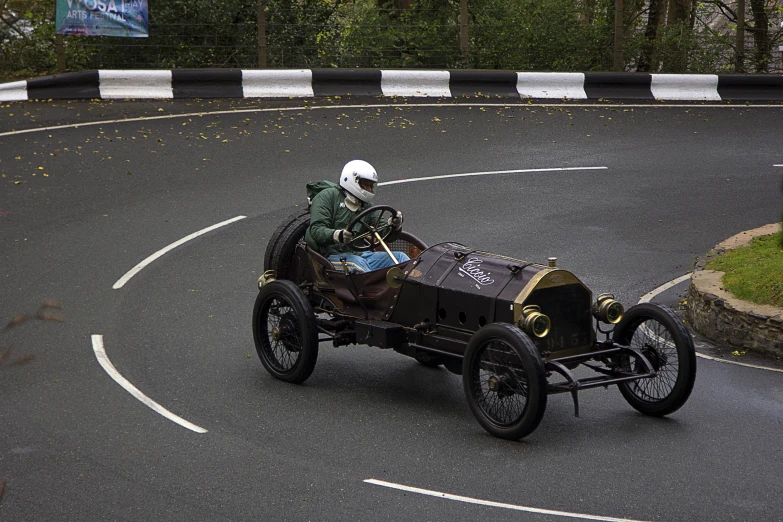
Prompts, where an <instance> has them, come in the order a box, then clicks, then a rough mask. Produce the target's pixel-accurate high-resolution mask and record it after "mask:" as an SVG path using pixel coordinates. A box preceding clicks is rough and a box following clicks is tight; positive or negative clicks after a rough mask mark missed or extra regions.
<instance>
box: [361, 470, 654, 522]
mask: <svg viewBox="0 0 783 522" xmlns="http://www.w3.org/2000/svg"><path fill="white" fill-rule="evenodd" d="M364 482H365V483H367V484H373V485H376V486H383V487H386V488H391V489H398V490H401V491H407V492H409V493H418V494H420V495H428V496H431V497H438V498H443V499H446V500H455V501H457V502H465V503H468V504H478V505H480V506H488V507H496V508H503V509H511V510H514V511H524V512H526V513H537V514H540V515H552V516H556V517H568V518H578V519H581V520H603V521H606V522H641V521H638V520H634V519H630V518H616V517H602V516H598V515H585V514H582V513H570V512H568V511H555V510H552V509H540V508H534V507H528V506H518V505H515V504H506V503H503V502H492V501H489V500H481V499H478V498H471V497H462V496H460V495H452V494H450V493H442V492H440V491H432V490H429V489H421V488H414V487H411V486H404V485H402V484H394V483H393V482H385V481H383V480H376V479H367V480H365V481H364Z"/></svg>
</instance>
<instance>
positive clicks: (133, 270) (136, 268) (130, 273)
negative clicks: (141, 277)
mask: <svg viewBox="0 0 783 522" xmlns="http://www.w3.org/2000/svg"><path fill="white" fill-rule="evenodd" d="M246 217H247V216H237V217H235V218H231V219H229V220H226V221H223V222H221V223H218V224H216V225H212V226H211V227H207V228H205V229H202V230H199V231H198V232H193V233H192V234H190V235H188V236H185V237H183V238H182V239H180V240H179V241H175V242H174V243H172V244H170V245H169V246H167V247H166V248H163V249H161V250H158V251H157V252H155V253H154V254H152V255H151V256H149V257H148V258H146V259H145V260H144V261H142V262H141V263H139V264H138V265H136V266H134V267H133V268H131V269H130V270H129V271H128V273H126V274H125V275H124V276H122V277H121V278H119V279H118V280H117V282H116V283H114V286H112V288H114V289H115V290H118V289H120V288H122V287H123V285H125V283H127V282H128V281H130V279H131V278H132V277H133V276H135V275H136V274H138V273H139V272H141V270H142V269H143V268H144V267H146V266H147V265H149V264H150V263H152V262H153V261H155V260H156V259H158V258H159V257H161V256H163V255H164V254H166V253H167V252H170V251H171V250H174V249H175V248H177V247H178V246H180V245H183V244H184V243H187V242H188V241H190V240H191V239H194V238H197V237H198V236H200V235H202V234H206V233H207V232H211V231H213V230H215V229H216V228H220V227H224V226H226V225H229V224H231V223H233V222H235V221H239V220H240V219H245V218H246Z"/></svg>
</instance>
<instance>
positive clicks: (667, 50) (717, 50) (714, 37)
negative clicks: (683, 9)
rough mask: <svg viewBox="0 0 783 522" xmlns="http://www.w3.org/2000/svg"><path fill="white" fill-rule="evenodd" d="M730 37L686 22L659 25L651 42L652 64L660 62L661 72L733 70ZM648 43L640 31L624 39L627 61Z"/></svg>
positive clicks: (731, 37) (732, 51)
mask: <svg viewBox="0 0 783 522" xmlns="http://www.w3.org/2000/svg"><path fill="white" fill-rule="evenodd" d="M733 38H734V37H733V36H732V35H728V34H720V33H713V32H710V31H708V30H698V29H691V27H690V26H689V25H688V24H687V23H678V24H674V25H670V26H666V27H663V26H662V27H660V28H659V30H658V38H657V39H656V40H655V41H654V42H653V43H652V54H653V63H658V64H661V68H660V70H654V71H652V72H661V73H685V72H690V73H720V72H728V70H733V59H734V49H733V48H732V43H733ZM647 44H648V41H647V39H646V38H645V35H644V32H643V31H635V32H632V33H631V35H630V36H629V37H628V38H627V39H626V44H625V47H624V52H625V56H626V57H627V58H630V59H631V62H633V61H635V59H636V58H637V57H638V56H639V55H640V54H641V52H642V49H643V47H644V46H645V45H647Z"/></svg>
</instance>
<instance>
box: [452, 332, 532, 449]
mask: <svg viewBox="0 0 783 522" xmlns="http://www.w3.org/2000/svg"><path fill="white" fill-rule="evenodd" d="M462 383H463V385H464V388H465V395H466V396H467V399H468V404H469V406H470V410H471V411H472V412H473V416H474V417H476V420H478V422H479V424H481V426H482V427H483V428H484V429H485V430H487V431H488V432H489V433H491V434H492V435H494V436H496V437H500V438H503V439H511V440H516V439H520V438H522V437H524V436H525V435H528V434H530V433H531V432H533V430H535V429H536V428H537V427H538V424H539V423H540V422H541V418H542V417H543V416H544V411H545V410H546V399H547V388H546V375H545V373H544V363H543V361H542V360H541V357H540V356H539V354H538V350H537V349H536V347H535V345H534V344H533V342H532V341H531V340H530V338H529V337H528V336H527V335H525V333H523V332H521V331H520V330H519V329H518V328H516V327H514V326H513V325H510V324H506V323H494V324H491V325H488V326H485V327H483V328H481V329H480V330H479V331H478V332H476V333H475V334H474V335H473V337H471V339H470V342H469V343H468V347H467V349H466V351H465V358H464V360H463V362H462Z"/></svg>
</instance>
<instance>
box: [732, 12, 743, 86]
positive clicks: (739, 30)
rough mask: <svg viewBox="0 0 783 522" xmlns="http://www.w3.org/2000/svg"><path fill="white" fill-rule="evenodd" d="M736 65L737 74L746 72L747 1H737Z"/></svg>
mask: <svg viewBox="0 0 783 522" xmlns="http://www.w3.org/2000/svg"><path fill="white" fill-rule="evenodd" d="M736 47H737V50H736V64H735V66H734V71H735V72H736V73H737V74H743V73H744V72H745V0H737V44H736Z"/></svg>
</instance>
